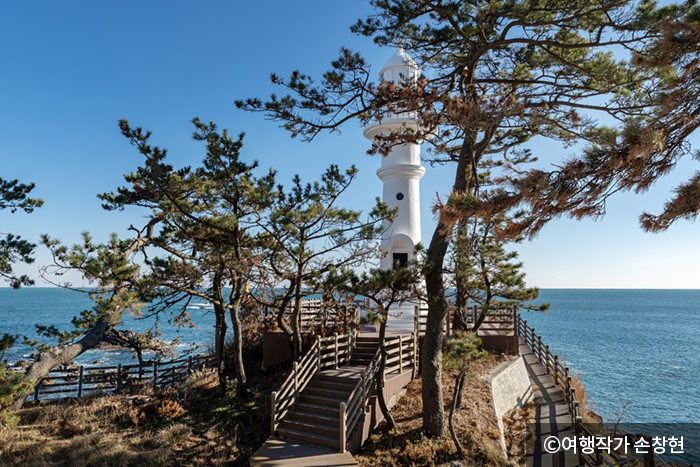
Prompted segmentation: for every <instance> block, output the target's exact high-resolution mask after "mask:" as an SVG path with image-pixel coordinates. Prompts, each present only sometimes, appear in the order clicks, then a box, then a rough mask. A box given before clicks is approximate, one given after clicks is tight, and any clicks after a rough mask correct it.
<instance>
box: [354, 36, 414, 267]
mask: <svg viewBox="0 0 700 467" xmlns="http://www.w3.org/2000/svg"><path fill="white" fill-rule="evenodd" d="M419 74H420V70H418V66H417V65H416V62H414V61H413V59H412V58H411V57H409V56H408V55H407V54H406V52H404V51H403V49H397V50H396V53H395V54H394V55H393V56H392V57H391V58H389V60H387V62H386V63H385V64H384V66H383V67H382V69H381V71H380V72H379V79H380V81H390V82H393V83H395V84H396V85H397V86H398V85H401V84H405V83H415V82H416V81H417V80H418V76H419ZM417 125H418V123H417V121H416V118H415V116H413V115H411V113H410V112H404V113H399V114H394V113H389V112H387V113H385V114H384V115H383V117H382V118H381V119H380V120H377V121H375V122H373V123H371V124H370V125H368V126H367V127H366V128H365V130H364V136H365V138H367V139H369V140H370V141H374V139H375V138H376V137H377V136H378V135H386V134H389V133H391V132H395V131H400V130H401V129H402V128H404V129H405V128H406V127H409V128H410V127H413V128H416V127H417ZM424 174H425V168H424V167H422V166H421V160H420V144H400V145H397V146H394V147H393V148H392V149H391V152H390V153H389V154H388V155H387V156H383V157H382V165H381V167H380V168H379V169H378V170H377V176H378V177H379V179H380V180H381V181H382V182H383V193H382V199H383V201H384V203H386V204H387V206H389V208H398V213H397V215H396V217H395V218H394V220H393V222H392V223H391V224H390V225H387V228H386V230H385V232H384V235H383V236H382V241H381V246H380V248H381V251H382V259H381V267H382V268H383V269H390V268H392V267H395V265H396V264H398V265H405V264H406V263H407V262H408V261H409V260H411V259H412V258H413V249H414V247H415V246H416V245H417V244H418V243H419V242H420V241H421V231H420V187H419V182H420V179H421V178H423V175H424Z"/></svg>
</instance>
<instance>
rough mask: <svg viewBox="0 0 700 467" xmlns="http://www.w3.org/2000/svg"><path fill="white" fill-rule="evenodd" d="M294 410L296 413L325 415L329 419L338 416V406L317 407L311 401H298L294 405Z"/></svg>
mask: <svg viewBox="0 0 700 467" xmlns="http://www.w3.org/2000/svg"><path fill="white" fill-rule="evenodd" d="M294 410H295V412H297V413H301V412H304V413H313V414H320V415H326V416H329V417H339V416H340V404H338V405H336V406H335V407H331V406H327V405H319V404H317V403H315V402H312V401H304V400H300V401H299V402H297V403H296V404H295V405H294Z"/></svg>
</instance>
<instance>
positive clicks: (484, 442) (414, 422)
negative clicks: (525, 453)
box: [355, 355, 513, 467]
mask: <svg viewBox="0 0 700 467" xmlns="http://www.w3.org/2000/svg"><path fill="white" fill-rule="evenodd" d="M504 359H505V357H503V356H496V355H490V356H489V357H488V358H487V359H485V360H483V361H481V362H479V363H478V364H477V366H476V372H477V375H484V374H486V373H488V372H489V371H490V370H491V369H493V368H494V367H495V366H496V365H498V364H499V363H500V362H502V361H503V360H504ZM455 377H456V373H443V384H444V390H443V391H444V400H445V407H446V409H448V408H449V406H450V405H451V403H452V389H453V388H454V380H455ZM392 414H393V415H394V418H395V419H396V423H397V424H398V426H399V429H398V432H397V433H389V432H387V429H386V424H382V425H381V426H380V427H379V428H378V430H377V433H375V434H374V435H373V436H372V437H371V438H370V440H369V441H368V442H367V444H366V445H365V447H364V448H363V449H362V451H361V452H360V454H358V455H357V456H355V458H356V459H357V461H358V462H359V464H360V465H362V466H376V465H382V466H404V465H415V466H419V465H420V466H437V465H449V464H450V463H451V462H453V461H459V462H461V463H462V464H463V465H468V466H489V467H491V466H509V465H513V464H512V463H511V462H509V461H508V460H506V458H505V456H504V455H503V452H502V451H501V448H500V444H499V438H500V432H499V430H498V423H497V420H496V414H495V412H494V411H493V407H492V404H491V391H490V390H489V388H488V386H487V385H486V384H485V383H483V382H481V381H480V380H479V379H478V377H477V378H473V379H470V380H468V381H467V382H465V387H464V394H463V398H462V408H461V409H459V410H458V411H457V412H456V414H455V425H456V429H457V433H458V436H459V438H460V440H461V442H462V445H463V446H464V449H465V451H466V458H465V459H458V458H457V452H456V450H455V447H454V443H453V442H452V440H451V439H450V438H449V434H447V432H446V436H445V437H444V438H440V439H429V438H426V437H425V435H424V434H423V433H422V431H421V425H422V423H423V419H422V416H423V404H422V400H421V380H420V379H417V380H415V381H413V382H412V383H411V384H409V385H408V387H407V391H406V394H405V395H404V397H403V398H402V399H401V400H400V401H399V403H398V404H397V405H396V406H395V407H394V408H393V409H392Z"/></svg>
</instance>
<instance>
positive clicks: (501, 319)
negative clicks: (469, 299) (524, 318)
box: [465, 305, 517, 326]
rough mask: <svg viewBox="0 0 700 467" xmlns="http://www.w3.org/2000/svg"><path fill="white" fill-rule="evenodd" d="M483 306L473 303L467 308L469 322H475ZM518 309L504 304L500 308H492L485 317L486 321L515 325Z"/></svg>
mask: <svg viewBox="0 0 700 467" xmlns="http://www.w3.org/2000/svg"><path fill="white" fill-rule="evenodd" d="M482 310H483V308H482V307H480V306H479V305H472V306H468V307H467V308H466V313H465V314H466V318H467V324H474V323H476V322H477V320H478V319H479V316H480V315H481V313H482ZM516 314H517V310H516V308H515V307H513V306H502V307H499V308H495V309H491V310H489V311H488V314H487V315H486V317H485V318H484V322H489V323H496V324H502V325H509V326H514V325H515V315H516Z"/></svg>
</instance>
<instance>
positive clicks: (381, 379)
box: [375, 309, 397, 430]
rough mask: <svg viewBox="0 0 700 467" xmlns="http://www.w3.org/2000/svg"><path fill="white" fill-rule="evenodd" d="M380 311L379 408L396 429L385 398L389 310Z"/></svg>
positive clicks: (377, 378) (394, 428) (377, 376)
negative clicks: (386, 340)
mask: <svg viewBox="0 0 700 467" xmlns="http://www.w3.org/2000/svg"><path fill="white" fill-rule="evenodd" d="M380 313H381V314H382V321H381V323H380V325H379V353H380V356H381V358H380V360H379V371H377V374H376V376H375V380H376V382H377V400H378V401H379V409H380V410H381V411H382V415H384V419H385V420H386V422H387V424H388V425H389V429H390V430H396V429H397V426H396V421H394V417H392V416H391V413H390V412H389V408H388V407H387V405H386V399H385V398H384V380H385V376H386V375H385V373H386V342H385V339H386V322H387V318H388V316H387V311H385V310H381V309H380Z"/></svg>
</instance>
